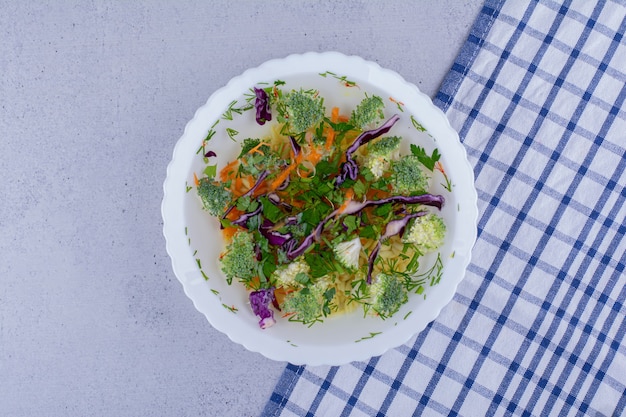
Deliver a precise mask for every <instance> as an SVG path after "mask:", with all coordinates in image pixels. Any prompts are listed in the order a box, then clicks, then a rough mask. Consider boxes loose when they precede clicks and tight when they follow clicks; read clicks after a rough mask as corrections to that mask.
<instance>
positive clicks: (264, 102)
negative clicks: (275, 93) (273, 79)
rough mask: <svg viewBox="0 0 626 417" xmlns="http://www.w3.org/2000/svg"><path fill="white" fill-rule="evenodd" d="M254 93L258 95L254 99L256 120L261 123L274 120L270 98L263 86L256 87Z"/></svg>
mask: <svg viewBox="0 0 626 417" xmlns="http://www.w3.org/2000/svg"><path fill="white" fill-rule="evenodd" d="M254 94H255V95H256V99H255V100H254V108H255V109H256V122H257V123H258V124H260V125H264V124H265V122H269V121H270V120H272V113H271V110H270V98H269V96H268V95H267V93H266V92H265V90H263V89H262V88H257V87H254Z"/></svg>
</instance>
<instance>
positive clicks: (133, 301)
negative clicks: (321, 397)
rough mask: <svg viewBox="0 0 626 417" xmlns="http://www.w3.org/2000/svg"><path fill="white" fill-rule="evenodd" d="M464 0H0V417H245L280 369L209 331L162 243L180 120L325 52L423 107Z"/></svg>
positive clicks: (462, 30)
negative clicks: (296, 57) (275, 63)
mask: <svg viewBox="0 0 626 417" xmlns="http://www.w3.org/2000/svg"><path fill="white" fill-rule="evenodd" d="M481 4H482V1H480V0H464V1H461V0H441V1H436V2H435V1H427V0H423V1H415V2H399V1H385V2H379V1H345V2H334V1H306V2H305V1H289V0H283V1H266V2H252V1H212V2H203V1H195V2H192V1H182V2H179V1H164V0H163V1H148V0H144V1H134V2H122V1H111V0H100V1H97V0H90V1H76V2H69V1H42V2H32V1H30V2H27V1H25V2H18V1H5V0H2V1H0V39H1V40H0V168H1V174H2V180H1V181H0V256H1V258H0V259H1V260H0V415H2V416H5V415H6V416H152V415H163V416H186V415H188V416H200V415H202V416H256V415H258V414H259V413H260V412H261V410H262V409H263V406H264V405H265V403H266V401H267V399H268V398H269V395H270V394H271V392H272V389H273V388H274V385H275V383H276V381H277V380H278V377H279V376H280V374H281V372H282V370H283V368H284V366H285V363H281V362H274V361H271V360H268V359H265V358H264V357H262V356H260V355H259V354H256V353H250V352H247V351H246V350H245V349H244V348H243V347H241V346H239V345H236V344H233V343H232V342H230V341H229V340H228V338H227V337H225V336H224V335H222V334H221V333H219V332H217V331H215V330H214V329H213V328H212V327H211V326H210V325H209V324H208V322H207V321H206V319H205V318H204V317H203V316H202V315H201V314H200V313H198V312H197V311H196V310H195V309H194V307H193V305H192V303H191V302H190V300H188V299H187V297H186V296H185V295H184V293H183V291H182V287H181V285H180V284H179V283H178V281H177V279H176V277H175V276H174V274H173V272H172V269H171V264H170V260H169V258H168V256H167V254H166V252H165V243H164V239H163V237H162V232H161V230H162V225H163V223H162V220H161V213H160V203H161V198H162V183H163V180H164V178H165V169H166V166H167V164H168V162H169V160H170V157H171V153H172V150H173V147H174V144H175V142H176V141H177V140H178V138H179V137H180V136H181V134H182V131H183V128H184V126H185V124H186V123H187V121H188V120H189V119H191V117H192V116H193V114H194V112H195V110H196V109H197V108H198V107H199V106H201V105H202V104H204V102H206V100H207V98H208V97H209V95H210V94H211V93H212V92H213V91H215V90H216V89H217V88H219V87H221V86H222V85H223V84H225V83H226V82H227V81H228V80H229V79H230V78H231V77H233V76H235V75H238V74H239V73H241V72H242V71H243V70H245V69H246V68H248V67H252V66H257V65H259V64H260V63H262V62H263V61H265V60H267V59H269V58H279V57H283V56H286V55H288V54H290V53H297V52H305V51H324V50H337V51H340V52H343V53H346V54H355V55H360V56H362V57H364V58H365V59H368V60H373V61H376V62H378V63H379V64H381V65H382V66H384V67H387V68H390V69H393V70H395V71H397V72H398V73H400V74H401V75H402V76H404V77H405V78H406V79H407V80H409V81H411V82H413V83H415V84H416V85H417V86H418V87H420V88H421V89H422V91H424V92H425V93H427V94H429V95H431V96H433V95H434V94H435V93H436V92H437V89H438V87H439V84H440V82H441V81H442V79H443V77H444V76H445V75H446V73H447V72H448V70H449V68H450V66H451V64H452V62H453V60H454V58H455V56H456V54H457V52H458V50H459V49H460V46H461V45H462V43H463V42H464V41H465V39H466V36H467V33H468V31H469V29H470V27H471V24H472V23H473V20H474V18H475V16H476V15H477V13H478V10H479V8H480V7H481Z"/></svg>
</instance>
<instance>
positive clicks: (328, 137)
mask: <svg viewBox="0 0 626 417" xmlns="http://www.w3.org/2000/svg"><path fill="white" fill-rule="evenodd" d="M334 142H335V131H334V130H333V129H329V130H328V133H327V134H326V143H325V144H324V149H326V150H327V151H330V148H331V147H332V146H333V143H334Z"/></svg>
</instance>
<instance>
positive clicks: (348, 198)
mask: <svg viewBox="0 0 626 417" xmlns="http://www.w3.org/2000/svg"><path fill="white" fill-rule="evenodd" d="M352 197H354V190H353V189H352V188H348V191H346V199H345V200H343V203H341V206H339V208H338V209H337V214H340V213H343V212H344V211H346V208H348V204H350V202H351V201H352Z"/></svg>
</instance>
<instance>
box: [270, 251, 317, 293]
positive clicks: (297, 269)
mask: <svg viewBox="0 0 626 417" xmlns="http://www.w3.org/2000/svg"><path fill="white" fill-rule="evenodd" d="M310 272H311V267H310V266H309V264H308V263H306V261H305V260H304V257H299V258H296V259H294V260H293V262H291V263H289V264H287V265H284V266H281V267H279V268H278V269H276V271H274V273H273V274H272V278H273V279H274V280H275V281H276V286H277V287H302V284H303V283H302V281H306V280H304V279H303V275H301V274H304V276H306V277H309V274H310Z"/></svg>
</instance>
